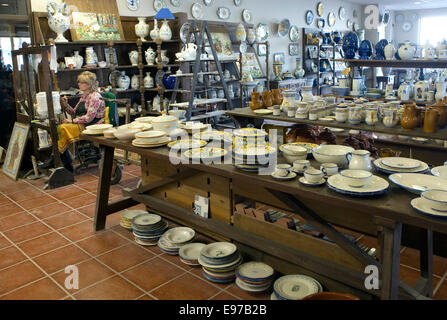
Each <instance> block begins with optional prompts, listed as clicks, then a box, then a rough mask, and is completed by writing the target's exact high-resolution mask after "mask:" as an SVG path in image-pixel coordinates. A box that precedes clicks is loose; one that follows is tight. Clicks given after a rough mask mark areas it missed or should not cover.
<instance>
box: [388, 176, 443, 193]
mask: <svg viewBox="0 0 447 320" xmlns="http://www.w3.org/2000/svg"><path fill="white" fill-rule="evenodd" d="M388 178H389V179H390V181H391V182H392V183H394V184H395V185H397V186H399V187H401V188H403V189H405V190H407V191H410V192H412V193H415V194H420V193H422V192H424V191H427V190H430V189H438V190H447V180H445V179H442V178H440V177H436V176H431V175H428V174H422V173H394V174H392V175H390V176H389V177H388Z"/></svg>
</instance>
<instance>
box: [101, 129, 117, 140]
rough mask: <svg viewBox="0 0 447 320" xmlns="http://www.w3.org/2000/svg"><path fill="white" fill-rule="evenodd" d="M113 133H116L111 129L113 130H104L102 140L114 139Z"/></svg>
mask: <svg viewBox="0 0 447 320" xmlns="http://www.w3.org/2000/svg"><path fill="white" fill-rule="evenodd" d="M115 131H116V129H113V128H111V129H107V130H104V131H103V134H104V138H107V139H115V134H114V133H115Z"/></svg>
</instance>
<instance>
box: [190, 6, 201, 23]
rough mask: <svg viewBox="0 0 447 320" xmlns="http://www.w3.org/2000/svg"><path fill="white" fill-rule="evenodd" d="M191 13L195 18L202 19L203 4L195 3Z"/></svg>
mask: <svg viewBox="0 0 447 320" xmlns="http://www.w3.org/2000/svg"><path fill="white" fill-rule="evenodd" d="M191 14H192V16H193V18H194V19H197V20H200V19H202V18H203V6H202V5H201V4H200V3H194V4H193V5H192V6H191Z"/></svg>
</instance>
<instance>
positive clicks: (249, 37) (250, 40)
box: [247, 28, 256, 44]
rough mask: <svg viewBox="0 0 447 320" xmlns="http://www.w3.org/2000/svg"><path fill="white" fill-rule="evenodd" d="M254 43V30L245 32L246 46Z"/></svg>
mask: <svg viewBox="0 0 447 320" xmlns="http://www.w3.org/2000/svg"><path fill="white" fill-rule="evenodd" d="M255 41H256V32H255V29H253V28H250V29H248V30H247V42H248V44H253V43H254V42H255Z"/></svg>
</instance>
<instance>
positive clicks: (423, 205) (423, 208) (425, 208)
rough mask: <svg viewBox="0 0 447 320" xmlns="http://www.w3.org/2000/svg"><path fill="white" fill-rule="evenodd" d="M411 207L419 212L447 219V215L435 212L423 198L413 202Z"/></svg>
mask: <svg viewBox="0 0 447 320" xmlns="http://www.w3.org/2000/svg"><path fill="white" fill-rule="evenodd" d="M411 206H412V207H413V208H414V209H416V210H417V211H419V212H422V213H425V214H428V215H431V216H436V217H440V218H447V213H443V212H440V211H436V210H433V209H432V208H430V206H429V205H428V203H427V202H426V201H425V200H424V199H423V198H415V199H413V200H411Z"/></svg>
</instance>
